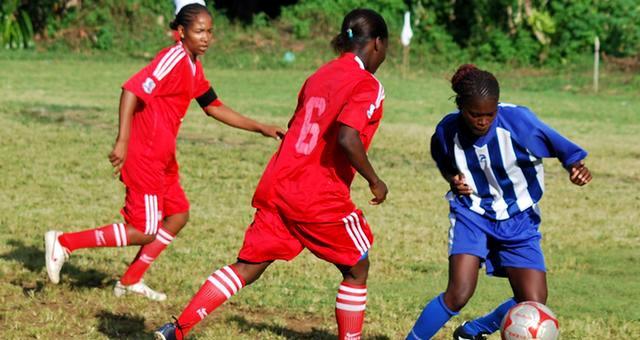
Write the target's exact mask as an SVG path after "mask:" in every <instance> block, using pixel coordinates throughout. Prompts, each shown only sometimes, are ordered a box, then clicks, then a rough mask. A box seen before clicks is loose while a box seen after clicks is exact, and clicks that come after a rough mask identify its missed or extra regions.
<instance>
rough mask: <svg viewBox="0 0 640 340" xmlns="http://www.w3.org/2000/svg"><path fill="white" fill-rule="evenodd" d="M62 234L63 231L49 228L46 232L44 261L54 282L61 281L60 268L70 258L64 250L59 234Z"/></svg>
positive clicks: (50, 278)
mask: <svg viewBox="0 0 640 340" xmlns="http://www.w3.org/2000/svg"><path fill="white" fill-rule="evenodd" d="M60 235H62V232H61V231H56V230H49V231H47V232H46V233H45V234H44V249H45V251H44V262H45V263H46V265H47V274H48V275H49V280H51V282H52V283H54V284H58V282H60V270H61V269H62V265H63V264H64V262H65V261H66V260H67V259H68V258H69V255H68V254H67V252H66V251H65V250H64V248H63V247H62V245H61V244H60V242H59V241H58V236H60Z"/></svg>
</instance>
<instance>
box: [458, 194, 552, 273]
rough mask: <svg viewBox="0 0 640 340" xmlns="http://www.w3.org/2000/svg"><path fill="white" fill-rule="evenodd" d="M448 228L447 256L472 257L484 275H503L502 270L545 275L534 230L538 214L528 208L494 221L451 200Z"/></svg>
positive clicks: (542, 256) (537, 232) (538, 237)
mask: <svg viewBox="0 0 640 340" xmlns="http://www.w3.org/2000/svg"><path fill="white" fill-rule="evenodd" d="M449 203H450V213H449V219H450V220H451V228H450V229H449V256H451V255H456V254H469V255H475V256H477V257H479V258H480V261H481V264H482V262H485V263H486V266H487V274H488V275H493V276H503V277H504V276H506V271H505V268H506V267H513V268H527V269H535V270H539V271H543V272H546V267H545V264H544V255H543V254H542V248H541V247H540V240H541V239H542V235H541V234H540V232H539V231H538V227H539V226H540V215H539V214H538V212H537V211H536V209H534V208H529V209H527V210H525V211H523V212H521V213H519V214H517V215H514V216H512V217H511V218H509V219H507V220H503V221H495V220H491V219H488V218H486V217H484V216H482V215H479V214H477V213H475V212H473V211H471V210H469V209H468V208H467V207H464V206H462V205H460V204H459V203H457V202H455V201H449Z"/></svg>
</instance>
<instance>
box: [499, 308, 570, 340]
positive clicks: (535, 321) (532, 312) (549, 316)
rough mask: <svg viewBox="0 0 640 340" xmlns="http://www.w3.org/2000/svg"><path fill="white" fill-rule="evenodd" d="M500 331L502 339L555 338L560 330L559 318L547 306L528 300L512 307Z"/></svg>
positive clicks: (534, 339)
mask: <svg viewBox="0 0 640 340" xmlns="http://www.w3.org/2000/svg"><path fill="white" fill-rule="evenodd" d="M500 333H501V335H502V340H555V339H558V336H559V334H560V331H559V328H558V319H557V318H556V316H555V314H553V312H552V311H551V310H550V309H549V308H548V307H547V306H545V305H543V304H541V303H538V302H533V301H526V302H521V303H519V304H517V305H515V306H513V307H511V309H510V310H509V312H508V313H507V315H505V316H504V319H502V324H501V325H500Z"/></svg>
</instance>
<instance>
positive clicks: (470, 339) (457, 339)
mask: <svg viewBox="0 0 640 340" xmlns="http://www.w3.org/2000/svg"><path fill="white" fill-rule="evenodd" d="M465 324H466V322H464V323H463V324H462V325H460V326H458V328H456V330H455V331H453V340H486V339H487V338H486V337H485V336H484V335H483V334H478V335H471V334H469V333H467V332H466V331H465V330H464V325H465Z"/></svg>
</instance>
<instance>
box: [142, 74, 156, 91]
mask: <svg viewBox="0 0 640 340" xmlns="http://www.w3.org/2000/svg"><path fill="white" fill-rule="evenodd" d="M155 88H156V83H155V82H154V81H153V79H151V77H147V79H145V81H144V83H142V89H143V90H144V92H145V93H146V94H151V92H153V89H155Z"/></svg>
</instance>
